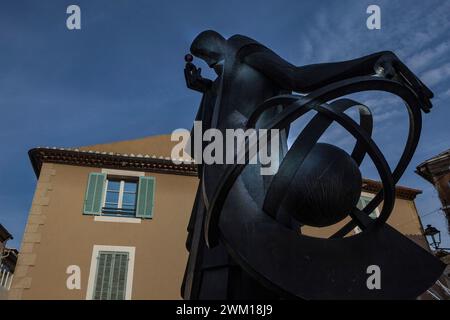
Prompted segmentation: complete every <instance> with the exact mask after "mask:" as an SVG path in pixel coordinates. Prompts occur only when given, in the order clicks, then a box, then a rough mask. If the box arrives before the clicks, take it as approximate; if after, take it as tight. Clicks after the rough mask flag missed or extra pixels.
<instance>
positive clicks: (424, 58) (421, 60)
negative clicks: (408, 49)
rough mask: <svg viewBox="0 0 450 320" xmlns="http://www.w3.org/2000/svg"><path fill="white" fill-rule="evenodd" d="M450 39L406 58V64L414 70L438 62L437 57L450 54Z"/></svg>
mask: <svg viewBox="0 0 450 320" xmlns="http://www.w3.org/2000/svg"><path fill="white" fill-rule="evenodd" d="M449 50H450V41H446V42H443V43H440V44H438V45H437V46H434V47H431V48H427V49H425V50H423V51H421V52H419V53H416V54H414V55H413V56H412V57H410V58H408V59H407V60H406V64H407V65H408V67H410V68H411V69H412V70H417V71H419V70H421V69H423V68H425V67H428V66H430V65H432V64H434V63H435V62H436V59H438V58H440V57H442V56H443V55H444V54H449Z"/></svg>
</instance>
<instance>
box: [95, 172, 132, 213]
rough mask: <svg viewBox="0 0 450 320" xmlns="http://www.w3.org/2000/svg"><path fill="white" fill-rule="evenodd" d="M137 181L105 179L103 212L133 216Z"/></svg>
mask: <svg viewBox="0 0 450 320" xmlns="http://www.w3.org/2000/svg"><path fill="white" fill-rule="evenodd" d="M137 188H138V182H137V181H136V180H135V181H126V180H119V179H114V178H108V179H107V180H106V193H105V202H104V204H103V207H102V213H104V214H118V215H126V216H134V215H135V213H136V199H137Z"/></svg>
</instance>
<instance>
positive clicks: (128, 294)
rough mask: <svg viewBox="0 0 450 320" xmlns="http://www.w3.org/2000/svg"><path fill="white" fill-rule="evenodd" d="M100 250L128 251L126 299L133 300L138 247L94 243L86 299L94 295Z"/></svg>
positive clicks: (90, 298)
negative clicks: (135, 261) (135, 260)
mask: <svg viewBox="0 0 450 320" xmlns="http://www.w3.org/2000/svg"><path fill="white" fill-rule="evenodd" d="M100 251H112V252H126V253H128V268H127V284H126V286H125V300H131V294H132V291H133V274H134V259H135V252H136V247H124V246H106V245H94V247H93V249H92V257H91V267H90V270H89V279H88V286H87V290H86V300H92V299H93V296H94V287H95V278H96V275H97V258H98V255H99V253H100Z"/></svg>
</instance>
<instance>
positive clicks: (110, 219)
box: [94, 169, 145, 223]
mask: <svg viewBox="0 0 450 320" xmlns="http://www.w3.org/2000/svg"><path fill="white" fill-rule="evenodd" d="M102 173H105V174H106V183H105V187H104V188H105V189H104V192H103V198H102V208H103V207H104V206H105V202H106V193H107V190H108V175H111V176H126V177H143V176H145V172H140V171H129V170H116V169H102ZM124 186H125V183H123V181H121V183H120V190H122V196H121V194H120V190H119V207H122V199H123V189H124ZM136 192H138V190H137V189H136ZM136 197H137V194H136ZM136 205H137V203H136ZM94 221H98V222H121V223H141V221H142V219H140V218H136V217H114V216H110V215H103V213H100V215H96V216H94Z"/></svg>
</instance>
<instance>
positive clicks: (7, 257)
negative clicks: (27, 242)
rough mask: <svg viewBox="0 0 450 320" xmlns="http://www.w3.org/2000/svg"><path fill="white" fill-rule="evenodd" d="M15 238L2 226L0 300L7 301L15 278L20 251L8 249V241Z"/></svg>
mask: <svg viewBox="0 0 450 320" xmlns="http://www.w3.org/2000/svg"><path fill="white" fill-rule="evenodd" d="M12 239H13V236H12V235H11V234H10V233H9V231H8V230H7V229H6V228H5V227H4V226H3V225H2V224H0V300H3V299H6V297H7V294H8V290H9V289H10V287H11V283H12V280H13V276H14V270H15V267H16V262H17V256H18V251H17V250H16V249H12V248H8V247H7V242H8V240H12Z"/></svg>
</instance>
